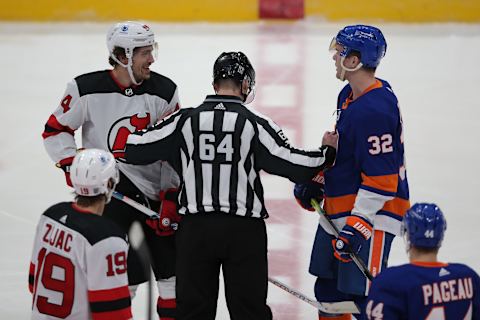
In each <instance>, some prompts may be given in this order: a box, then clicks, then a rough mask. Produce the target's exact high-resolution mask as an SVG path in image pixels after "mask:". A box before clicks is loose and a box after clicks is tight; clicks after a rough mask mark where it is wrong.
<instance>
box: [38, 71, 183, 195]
mask: <svg viewBox="0 0 480 320" xmlns="http://www.w3.org/2000/svg"><path fill="white" fill-rule="evenodd" d="M178 108H179V101H178V92H177V86H176V85H175V83H174V82H173V81H171V80H170V79H168V78H166V77H164V76H162V75H160V74H158V73H155V72H151V77H150V79H148V80H145V81H143V82H142V84H140V85H139V86H132V87H129V88H125V87H122V85H121V84H120V83H118V82H117V81H116V79H115V78H114V76H113V74H112V72H111V71H109V70H104V71H97V72H93V73H88V74H84V75H81V76H79V77H77V78H75V79H74V80H73V81H71V82H70V83H69V84H68V85H67V89H66V91H65V94H64V96H63V98H62V100H61V102H60V105H59V106H58V107H57V109H56V110H55V111H54V112H53V114H52V115H51V116H50V118H49V119H48V121H47V123H46V124H45V131H44V132H43V135H42V136H43V139H44V145H45V148H46V150H47V152H48V154H49V156H50V158H52V160H53V161H55V162H57V163H60V164H65V163H70V162H71V161H72V159H73V157H74V156H75V153H76V150H77V149H78V148H77V144H76V143H75V139H74V132H75V130H77V129H78V128H80V127H82V130H81V131H82V147H83V148H99V149H103V150H107V151H110V152H112V153H113V154H114V156H115V157H116V158H118V157H120V156H123V153H124V151H125V150H124V149H125V143H126V141H127V137H128V135H129V134H130V133H132V132H134V131H136V130H142V129H145V128H147V127H148V126H151V125H153V124H155V123H156V122H158V121H159V120H160V119H162V118H164V117H165V116H166V115H168V114H171V113H173V112H174V111H175V110H177V109H178ZM118 167H119V169H120V171H121V172H122V173H123V174H125V175H126V176H127V177H128V178H129V179H130V180H131V181H132V182H133V183H134V184H135V185H136V186H137V187H138V188H139V189H140V191H142V192H143V193H144V194H145V195H147V196H148V197H149V198H151V199H153V200H158V192H159V191H160V190H164V189H168V188H175V187H177V186H178V183H179V178H178V176H177V175H176V173H175V172H174V171H173V169H172V168H171V167H170V166H169V165H168V163H166V162H164V163H162V162H160V161H159V162H156V163H153V164H150V165H148V166H133V165H129V164H126V163H122V162H119V163H118ZM159 177H161V178H159Z"/></svg>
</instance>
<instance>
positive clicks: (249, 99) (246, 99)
mask: <svg viewBox="0 0 480 320" xmlns="http://www.w3.org/2000/svg"><path fill="white" fill-rule="evenodd" d="M243 96H244V99H243V101H244V103H245V104H249V103H251V102H252V101H253V99H255V87H253V88H252V90H250V92H249V93H248V94H247V95H245V94H244V95H243Z"/></svg>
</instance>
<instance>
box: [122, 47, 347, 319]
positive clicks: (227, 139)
mask: <svg viewBox="0 0 480 320" xmlns="http://www.w3.org/2000/svg"><path fill="white" fill-rule="evenodd" d="M254 86H255V71H254V69H253V67H252V65H251V63H250V61H249V60H248V58H247V57H246V56H245V55H244V54H243V53H242V52H228V53H225V52H224V53H222V54H221V55H220V56H219V57H218V58H217V60H216V61H215V64H214V67H213V88H214V90H215V93H216V95H209V96H207V97H206V99H205V101H204V102H203V103H202V104H201V105H200V106H198V107H196V108H184V109H181V110H179V111H178V112H176V113H174V114H173V115H171V116H170V117H168V118H165V119H164V120H162V121H161V122H160V123H158V124H157V125H155V126H154V127H152V128H150V129H148V130H144V131H141V132H136V133H135V134H132V135H130V136H129V138H128V141H127V146H126V160H127V162H129V163H133V164H139V165H143V164H149V163H152V162H154V161H157V160H166V161H168V162H169V163H170V165H171V166H172V167H173V168H174V169H175V170H176V171H177V173H178V174H179V176H180V178H181V192H180V194H179V198H178V200H179V203H180V209H179V214H181V215H183V219H182V221H181V223H180V226H179V229H178V231H177V233H176V245H177V267H176V276H177V285H176V290H177V312H178V314H177V319H178V320H186V319H215V313H216V306H217V297H218V286H219V283H218V282H219V271H220V267H222V270H223V275H224V280H225V294H226V301H227V306H228V310H229V312H230V316H231V318H232V319H250V320H257V319H258V320H265V319H268V318H269V317H271V313H270V310H269V308H268V307H267V306H266V298H267V273H268V268H267V234H266V229H265V222H264V219H266V218H267V217H268V213H267V210H266V208H265V203H264V198H263V187H262V183H261V181H260V171H261V170H264V171H266V172H268V173H270V174H274V175H279V176H282V177H285V178H288V179H290V180H291V181H293V182H307V181H309V180H310V179H311V178H313V177H314V176H315V175H316V174H317V173H318V172H319V171H320V170H323V169H325V168H326V167H329V166H331V165H332V164H333V163H334V160H335V155H336V145H337V140H338V137H337V134H335V133H331V132H326V133H325V134H324V136H323V140H322V144H323V146H322V147H321V148H319V149H316V150H314V151H305V150H300V149H296V148H293V147H292V146H291V145H290V144H289V142H288V139H287V138H286V137H285V135H284V134H283V132H282V130H281V129H280V127H278V126H277V125H276V124H275V123H274V122H273V121H272V120H270V119H269V118H267V117H265V116H264V115H261V114H259V113H257V112H255V111H253V110H251V109H248V108H246V107H245V106H244V103H248V102H250V101H251V100H252V99H251V98H252V97H253V92H254Z"/></svg>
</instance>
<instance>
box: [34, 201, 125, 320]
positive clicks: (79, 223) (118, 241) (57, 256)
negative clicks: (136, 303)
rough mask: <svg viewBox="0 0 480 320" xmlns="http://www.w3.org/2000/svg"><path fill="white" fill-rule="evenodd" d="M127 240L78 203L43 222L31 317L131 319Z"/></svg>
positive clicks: (58, 206)
mask: <svg viewBox="0 0 480 320" xmlns="http://www.w3.org/2000/svg"><path fill="white" fill-rule="evenodd" d="M125 238H126V236H125V234H124V233H122V231H121V230H120V229H119V228H118V227H117V226H116V225H115V224H113V222H110V221H109V220H107V219H105V218H102V217H100V216H98V215H95V214H92V213H90V212H86V211H82V210H81V209H80V208H78V207H77V206H76V205H75V204H74V203H71V202H62V203H59V204H56V205H54V206H52V207H50V208H49V209H48V210H47V211H46V212H45V213H44V214H43V215H42V216H41V218H40V221H39V223H38V226H37V232H36V235H35V240H34V246H33V253H32V260H31V264H30V272H29V289H30V291H31V292H32V294H33V304H32V319H60V318H61V319H78V320H80V319H81V320H85V319H94V320H97V319H130V318H131V317H132V314H131V308H130V293H129V291H128V279H127V249H128V245H127V242H126V239H125Z"/></svg>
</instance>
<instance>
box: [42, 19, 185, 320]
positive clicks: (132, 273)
mask: <svg viewBox="0 0 480 320" xmlns="http://www.w3.org/2000/svg"><path fill="white" fill-rule="evenodd" d="M107 47H108V51H109V63H110V64H111V65H112V66H113V70H102V71H97V72H92V73H87V74H83V75H80V76H78V77H76V78H75V79H74V80H73V81H71V82H70V83H68V85H67V89H66V91H65V94H64V95H63V97H62V99H61V101H60V104H59V106H58V107H57V108H56V109H55V111H54V112H53V114H52V115H51V116H50V118H49V119H48V121H47V123H46V124H45V131H44V132H43V135H42V136H43V139H44V145H45V148H46V150H47V152H48V154H49V156H50V158H51V159H52V160H53V161H54V162H55V163H56V164H57V167H59V168H61V169H62V170H63V171H64V172H65V177H66V180H67V184H69V185H71V182H70V165H71V163H72V160H73V157H74V156H75V153H76V151H77V149H79V148H80V147H83V148H99V149H103V150H108V151H110V152H111V153H113V155H114V156H115V158H118V157H119V156H122V155H123V153H124V148H125V143H126V141H127V136H128V135H129V134H130V133H131V132H134V131H136V130H141V129H145V128H147V127H149V126H151V125H153V124H155V123H156V122H157V121H159V120H161V119H162V118H164V117H165V116H166V115H168V114H171V113H173V112H174V111H175V110H177V109H178V108H179V100H178V92H177V86H176V84H175V83H174V82H173V81H172V80H170V79H169V78H167V77H165V76H163V75H160V74H158V73H155V72H153V71H151V70H150V66H151V64H152V63H153V62H154V61H155V56H156V51H157V43H156V42H155V38H154V33H153V31H152V30H151V29H150V27H149V26H148V25H146V24H144V23H140V22H132V21H127V22H122V23H117V24H115V25H113V26H112V27H111V28H110V30H109V31H108V33H107ZM79 128H82V146H80V145H78V144H77V143H76V141H75V138H74V132H75V131H76V130H77V129H79ZM117 163H118V167H119V170H120V178H121V179H120V184H119V185H118V186H117V190H118V191H119V192H120V193H122V194H124V195H125V196H127V197H129V198H131V199H134V200H136V201H137V202H140V203H142V204H143V205H145V206H147V207H150V208H151V209H153V210H159V208H161V210H160V215H161V218H162V219H161V221H166V220H167V219H163V218H168V220H170V221H171V222H178V219H179V218H178V215H177V210H176V198H177V196H176V189H177V187H178V184H179V178H178V176H177V174H176V173H175V172H174V171H173V169H172V168H171V167H170V166H169V165H168V164H167V163H164V162H161V161H157V162H155V163H153V164H151V165H148V166H134V165H129V164H126V163H124V162H121V161H118V160H117ZM160 204H162V205H160ZM104 215H105V216H106V217H107V218H109V219H111V220H113V221H114V222H116V223H117V224H118V225H119V226H120V227H121V228H122V230H123V231H124V232H128V230H129V228H130V226H131V225H132V223H133V222H134V221H139V222H140V223H141V225H142V226H143V229H144V233H145V239H146V241H147V244H148V247H149V248H150V250H151V256H152V269H153V271H154V274H155V278H156V280H157V281H158V289H159V299H158V303H157V310H158V312H159V315H160V318H161V319H162V320H166V319H173V318H174V314H175V306H176V301H175V277H174V271H175V244H174V237H173V232H174V230H173V229H172V227H171V225H162V224H158V223H156V222H155V221H148V220H147V218H146V217H145V216H144V215H143V214H141V213H140V212H138V211H136V209H133V208H131V207H129V206H128V205H126V204H124V203H123V202H121V201H119V200H116V199H112V201H111V203H110V204H109V205H107V206H106V208H105V214H104ZM172 225H173V224H172ZM152 228H153V229H152ZM144 273H145V272H144V269H143V268H142V267H141V264H140V259H139V257H138V254H137V253H136V252H135V251H133V250H132V249H130V251H129V255H128V278H129V284H130V289H131V293H132V296H133V295H134V292H135V288H136V286H137V285H138V284H140V283H142V282H145V281H146V279H147V276H146V275H145V274H144Z"/></svg>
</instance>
